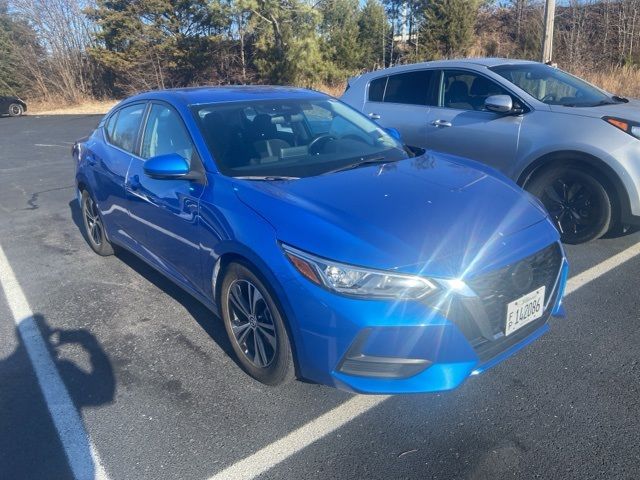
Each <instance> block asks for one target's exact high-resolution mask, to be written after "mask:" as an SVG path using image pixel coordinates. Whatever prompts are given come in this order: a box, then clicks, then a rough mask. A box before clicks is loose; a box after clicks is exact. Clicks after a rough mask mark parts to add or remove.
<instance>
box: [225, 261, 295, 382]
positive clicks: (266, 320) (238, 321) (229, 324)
mask: <svg viewBox="0 0 640 480" xmlns="http://www.w3.org/2000/svg"><path fill="white" fill-rule="evenodd" d="M221 290H222V291H221V296H220V303H221V310H222V319H223V321H224V326H225V329H226V330H227V335H229V340H230V341H231V345H232V347H233V350H234V352H235V353H236V356H237V358H238V360H239V362H240V364H241V365H242V368H243V369H244V370H245V371H246V372H247V373H248V374H249V375H251V376H252V377H253V378H255V379H256V380H258V381H259V382H262V383H264V384H267V385H279V384H282V383H286V382H288V381H290V380H292V379H293V378H294V376H295V371H294V366H293V355H292V351H291V345H290V343H289V336H288V334H287V329H286V328H285V325H284V320H283V317H282V314H281V312H280V309H279V308H278V306H277V305H276V303H275V301H274V298H273V297H272V295H271V293H270V291H269V289H268V288H267V287H266V285H265V284H264V283H263V282H262V280H260V278H258V276H257V275H255V274H254V273H253V272H252V271H251V270H250V269H249V268H247V267H246V266H245V265H243V264H241V263H230V264H229V266H228V267H227V269H226V273H225V275H224V279H223V281H222V287H221Z"/></svg>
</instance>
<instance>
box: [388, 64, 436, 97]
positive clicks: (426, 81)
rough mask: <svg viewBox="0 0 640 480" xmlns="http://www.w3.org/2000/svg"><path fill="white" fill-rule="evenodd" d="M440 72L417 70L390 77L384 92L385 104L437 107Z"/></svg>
mask: <svg viewBox="0 0 640 480" xmlns="http://www.w3.org/2000/svg"><path fill="white" fill-rule="evenodd" d="M437 77H438V72H437V71H435V70H417V71H414V72H406V73H399V74H397V75H391V76H389V80H388V81H387V86H386V89H385V92H384V102H385V103H402V104H407V105H437V101H438V95H437V90H438V81H437V80H438V79H437Z"/></svg>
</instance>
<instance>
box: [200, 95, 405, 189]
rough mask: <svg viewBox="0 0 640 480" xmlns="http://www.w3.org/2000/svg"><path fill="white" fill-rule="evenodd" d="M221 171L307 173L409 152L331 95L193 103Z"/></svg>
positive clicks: (264, 174)
mask: <svg viewBox="0 0 640 480" xmlns="http://www.w3.org/2000/svg"><path fill="white" fill-rule="evenodd" d="M192 108H193V111H194V113H195V115H196V118H197V119H198V122H199V124H200V129H201V131H202V133H203V136H204V138H205V141H206V142H207V145H208V146H209V149H210V150H211V153H212V154H213V157H214V159H215V162H216V164H217V166H218V168H219V170H220V171H221V172H222V173H223V174H225V175H228V176H233V177H307V176H313V175H319V174H322V173H327V172H330V171H334V170H339V169H341V168H344V167H348V166H349V165H353V164H357V163H360V162H365V161H369V160H374V159H375V160H380V161H395V160H400V159H403V158H406V157H407V156H408V155H407V153H406V152H405V151H404V149H403V147H402V145H401V144H400V143H399V142H398V141H397V140H395V139H394V138H393V137H391V136H390V135H389V134H388V133H387V132H385V131H384V130H383V129H382V128H380V127H379V126H378V125H376V124H375V123H373V122H372V121H371V120H369V119H367V118H366V117H364V116H363V115H362V114H360V113H358V112H356V111H354V110H352V109H351V108H350V107H348V106H346V105H344V104H343V103H341V102H339V101H337V100H333V99H328V98H327V99H324V98H321V99H317V100H262V101H247V102H233V103H224V104H220V103H217V104H211V105H197V106H194V107H192Z"/></svg>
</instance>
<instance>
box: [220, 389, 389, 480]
mask: <svg viewBox="0 0 640 480" xmlns="http://www.w3.org/2000/svg"><path fill="white" fill-rule="evenodd" d="M387 398H389V396H388V395H377V396H366V395H358V396H355V397H353V398H351V399H350V400H348V401H347V402H345V403H343V404H342V405H340V406H338V407H336V408H334V409H333V410H329V411H328V412H327V413H324V414H322V415H321V416H319V417H318V418H316V419H315V420H312V421H311V422H309V423H307V424H305V425H303V426H302V427H300V428H298V429H297V430H294V431H293V432H291V433H289V434H288V435H287V436H286V437H283V438H281V439H280V440H276V441H275V442H273V443H271V444H269V445H267V446H266V447H264V448H262V449H260V450H258V451H257V452H256V453H254V454H253V455H250V456H248V457H247V458H245V459H243V460H240V461H239V462H238V463H234V464H233V465H231V466H230V467H228V468H225V469H224V470H222V471H221V472H219V473H217V474H216V475H214V476H213V477H211V478H210V479H209V480H231V479H233V480H236V479H238V480H239V479H250V478H255V477H257V476H258V475H260V474H261V473H264V472H266V471H267V470H269V469H270V468H272V467H274V466H276V465H277V464H279V463H280V462H282V461H283V460H285V459H287V458H289V457H290V456H291V455H293V454H295V453H297V452H299V451H300V450H302V449H303V448H305V447H307V446H309V445H311V444H312V443H314V442H316V441H317V440H319V439H321V438H323V437H325V436H327V435H328V434H330V433H331V432H333V431H335V430H337V429H338V428H340V427H342V426H343V425H344V424H346V423H348V422H350V421H351V420H353V419H354V418H356V417H358V416H360V415H362V414H363V413H365V412H367V411H369V410H371V409H372V408H373V407H375V406H376V405H379V404H380V403H382V402H383V401H385V400H386V399H387Z"/></svg>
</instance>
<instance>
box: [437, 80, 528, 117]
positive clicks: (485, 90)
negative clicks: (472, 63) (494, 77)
mask: <svg viewBox="0 0 640 480" xmlns="http://www.w3.org/2000/svg"><path fill="white" fill-rule="evenodd" d="M491 95H509V96H511V97H512V98H513V96H512V95H510V94H509V92H507V91H506V90H505V89H504V88H502V87H501V86H500V85H498V84H497V83H495V82H493V81H491V80H489V79H488V78H486V77H484V76H482V75H478V74H476V73H473V72H470V71H467V70H445V71H444V76H443V79H442V106H443V107H446V108H455V109H458V110H485V108H484V101H485V100H486V99H487V97H489V96H491ZM513 100H514V104H515V103H516V99H515V98H514V99H513Z"/></svg>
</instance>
